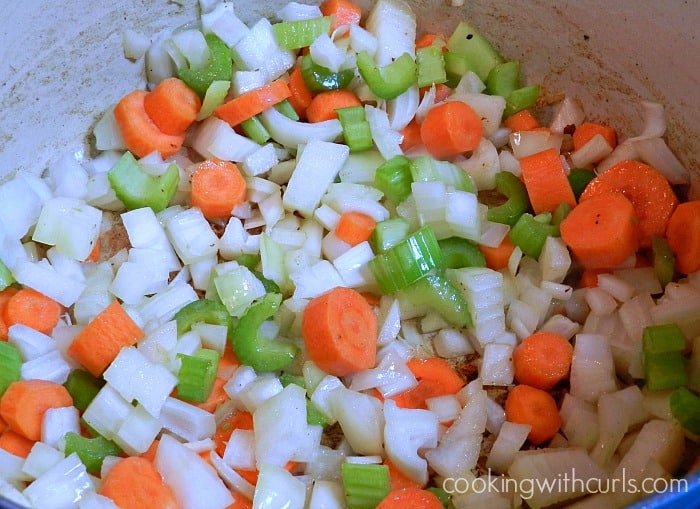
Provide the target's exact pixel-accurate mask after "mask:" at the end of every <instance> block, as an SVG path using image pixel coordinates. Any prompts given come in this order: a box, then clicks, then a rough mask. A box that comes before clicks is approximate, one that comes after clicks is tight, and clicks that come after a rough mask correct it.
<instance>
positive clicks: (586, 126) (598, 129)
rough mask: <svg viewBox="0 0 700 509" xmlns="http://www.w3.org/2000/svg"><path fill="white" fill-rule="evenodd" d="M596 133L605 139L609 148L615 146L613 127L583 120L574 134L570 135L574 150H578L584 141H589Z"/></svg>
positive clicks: (615, 139) (615, 134) (615, 138)
mask: <svg viewBox="0 0 700 509" xmlns="http://www.w3.org/2000/svg"><path fill="white" fill-rule="evenodd" d="M596 134H600V135H601V136H602V137H603V138H605V141H607V142H608V145H610V147H611V148H615V147H616V146H617V133H615V129H613V128H612V127H610V126H607V125H603V124H596V123H594V122H583V123H582V124H581V125H579V126H578V127H577V128H576V130H575V131H574V134H573V135H572V136H571V138H572V141H573V143H574V150H578V149H580V148H581V147H583V146H584V145H585V144H586V143H588V142H589V141H591V138H593V137H594V136H595V135H596Z"/></svg>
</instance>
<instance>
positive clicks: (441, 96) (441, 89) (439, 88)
mask: <svg viewBox="0 0 700 509" xmlns="http://www.w3.org/2000/svg"><path fill="white" fill-rule="evenodd" d="M424 88H425V90H426V91H427V90H430V87H424ZM421 90H423V89H421ZM450 94H452V89H451V88H450V87H448V86H447V85H445V84H444V83H436V84H435V103H441V102H443V101H444V100H445V99H447V98H448V97H449V96H450ZM422 98H423V96H422V95H421V99H422Z"/></svg>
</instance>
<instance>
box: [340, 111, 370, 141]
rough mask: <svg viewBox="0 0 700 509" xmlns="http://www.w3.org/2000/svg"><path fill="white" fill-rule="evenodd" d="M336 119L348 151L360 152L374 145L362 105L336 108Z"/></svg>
mask: <svg viewBox="0 0 700 509" xmlns="http://www.w3.org/2000/svg"><path fill="white" fill-rule="evenodd" d="M336 113H338V120H340V125H341V126H342V127H343V138H344V140H345V144H346V145H347V146H348V147H349V148H350V152H362V151H364V150H369V149H371V148H372V147H373V146H374V140H373V139H372V131H371V130H370V127H369V122H368V121H367V117H366V115H365V109H364V108H363V107H362V106H350V107H348V108H338V109H337V110H336Z"/></svg>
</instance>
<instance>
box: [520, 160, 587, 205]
mask: <svg viewBox="0 0 700 509" xmlns="http://www.w3.org/2000/svg"><path fill="white" fill-rule="evenodd" d="M520 169H521V171H522V179H523V183H524V184H525V188H526V189H527V194H528V197H529V198H530V203H531V204H532V210H534V211H535V214H540V213H541V212H554V211H555V210H556V208H557V207H558V206H559V205H560V204H562V203H567V204H569V205H570V206H571V207H572V208H573V207H575V206H576V197H575V196H574V191H573V190H572V189H571V184H569V179H568V178H567V177H566V173H565V172H564V166H563V164H562V162H561V159H560V158H559V152H557V151H556V150H555V149H553V148H550V149H547V150H543V151H542V152H537V153H536V154H532V155H529V156H526V157H523V158H522V159H520Z"/></svg>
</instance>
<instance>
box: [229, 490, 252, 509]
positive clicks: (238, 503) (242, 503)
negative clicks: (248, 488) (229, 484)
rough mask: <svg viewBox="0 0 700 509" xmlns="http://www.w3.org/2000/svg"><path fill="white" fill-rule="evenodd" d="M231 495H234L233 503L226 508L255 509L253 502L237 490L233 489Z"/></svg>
mask: <svg viewBox="0 0 700 509" xmlns="http://www.w3.org/2000/svg"><path fill="white" fill-rule="evenodd" d="M231 496H232V497H233V503H232V504H231V505H230V506H228V507H227V508H226V509H253V502H251V501H250V500H248V499H247V498H246V497H245V496H244V495H242V494H240V493H238V492H237V491H236V490H231Z"/></svg>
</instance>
